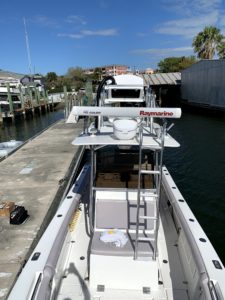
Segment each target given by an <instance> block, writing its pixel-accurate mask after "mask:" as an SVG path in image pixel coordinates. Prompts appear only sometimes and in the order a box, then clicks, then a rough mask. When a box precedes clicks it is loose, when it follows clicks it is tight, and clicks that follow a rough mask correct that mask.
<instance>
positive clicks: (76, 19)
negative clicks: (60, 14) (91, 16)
mask: <svg viewBox="0 0 225 300" xmlns="http://www.w3.org/2000/svg"><path fill="white" fill-rule="evenodd" d="M65 21H66V23H70V24H81V25H86V24H87V22H86V21H85V20H84V18H83V17H82V16H78V15H70V16H68V17H67V18H66V20H65Z"/></svg>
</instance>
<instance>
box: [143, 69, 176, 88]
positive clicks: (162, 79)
mask: <svg viewBox="0 0 225 300" xmlns="http://www.w3.org/2000/svg"><path fill="white" fill-rule="evenodd" d="M142 76H143V79H144V81H145V83H146V84H147V85H180V84H181V73H180V72H176V73H155V74H143V75H142Z"/></svg>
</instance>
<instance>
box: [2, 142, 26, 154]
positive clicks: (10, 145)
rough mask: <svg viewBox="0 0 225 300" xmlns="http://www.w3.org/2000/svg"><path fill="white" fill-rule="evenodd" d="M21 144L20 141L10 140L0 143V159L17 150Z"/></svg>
mask: <svg viewBox="0 0 225 300" xmlns="http://www.w3.org/2000/svg"><path fill="white" fill-rule="evenodd" d="M22 144H23V142H22V141H16V140H10V141H8V142H2V143H0V158H1V157H4V156H8V155H9V154H10V153H12V152H14V151H15V150H17V149H18V148H19V147H20V146H21V145H22Z"/></svg>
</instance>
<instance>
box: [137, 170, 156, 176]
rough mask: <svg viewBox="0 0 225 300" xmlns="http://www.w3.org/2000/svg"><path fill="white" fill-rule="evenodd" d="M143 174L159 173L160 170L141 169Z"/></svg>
mask: <svg viewBox="0 0 225 300" xmlns="http://www.w3.org/2000/svg"><path fill="white" fill-rule="evenodd" d="M140 172H141V174H152V175H159V174H160V171H155V170H141V171H140Z"/></svg>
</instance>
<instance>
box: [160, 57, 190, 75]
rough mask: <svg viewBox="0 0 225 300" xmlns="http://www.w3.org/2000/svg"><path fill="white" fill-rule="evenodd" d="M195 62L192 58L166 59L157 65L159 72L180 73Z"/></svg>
mask: <svg viewBox="0 0 225 300" xmlns="http://www.w3.org/2000/svg"><path fill="white" fill-rule="evenodd" d="M195 62H196V58H195V57H194V56H188V57H186V56H181V57H167V58H165V59H163V60H161V61H160V62H159V63H158V67H159V72H162V73H168V72H180V71H181V70H183V69H185V68H187V67H189V66H191V65H192V64H193V63H195Z"/></svg>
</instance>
